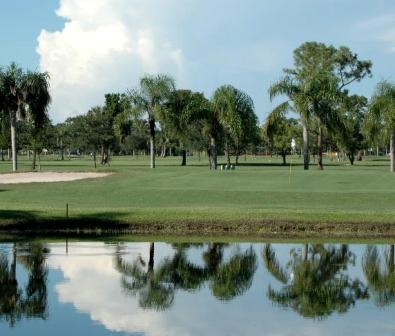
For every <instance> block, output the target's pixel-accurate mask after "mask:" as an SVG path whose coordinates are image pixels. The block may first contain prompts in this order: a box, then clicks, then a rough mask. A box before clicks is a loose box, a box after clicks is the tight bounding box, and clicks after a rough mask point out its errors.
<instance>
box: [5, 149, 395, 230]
mask: <svg viewBox="0 0 395 336" xmlns="http://www.w3.org/2000/svg"><path fill="white" fill-rule="evenodd" d="M188 161H189V162H188V164H189V166H187V167H181V166H179V163H180V159H179V158H165V159H158V167H157V168H156V169H155V170H151V169H149V167H148V158H143V157H139V158H138V159H134V158H131V157H115V158H113V161H112V163H111V166H110V167H104V168H103V167H100V168H98V169H97V170H98V171H113V172H114V173H115V174H114V175H112V176H110V177H106V178H102V179H93V180H84V181H76V182H65V183H63V182H62V183H48V184H38V183H36V184H27V185H1V186H0V223H1V222H3V223H5V222H9V221H12V220H13V219H21V218H26V219H29V218H30V217H31V218H36V219H37V218H44V219H48V218H52V217H62V216H64V214H65V205H66V203H68V204H69V207H70V216H71V217H73V216H76V217H84V216H89V217H92V216H94V217H97V218H100V219H109V220H111V219H114V220H125V221H127V222H133V221H144V222H149V221H166V222H172V221H189V220H217V221H221V220H223V221H241V222H242V221H256V220H258V221H259V220H274V221H304V222H331V223H332V222H333V223H335V222H336V223H339V222H390V223H395V174H391V173H390V172H389V168H388V165H389V162H388V161H385V160H383V159H381V160H373V159H368V160H365V161H363V162H361V163H357V164H356V165H355V166H349V165H347V162H340V163H338V162H336V161H330V160H329V159H326V163H327V166H326V167H325V170H324V171H323V172H321V171H317V170H316V168H315V166H312V167H311V170H310V171H303V168H302V166H301V161H300V159H299V158H297V157H295V158H294V159H293V163H294V165H293V167H292V169H291V179H290V168H289V167H288V166H287V167H284V166H281V165H279V162H280V160H279V159H276V158H270V157H267V158H256V159H255V158H252V157H248V158H247V161H245V159H244V157H243V158H241V160H240V162H241V165H240V166H239V167H237V169H236V170H235V171H220V170H218V171H215V172H212V171H209V169H208V167H207V159H206V158H205V157H202V160H201V161H200V162H199V161H198V159H197V158H188ZM29 165H30V164H29V162H27V161H23V160H22V159H21V161H20V168H21V171H23V170H28V169H29V168H30V167H29ZM41 165H42V171H93V170H94V168H93V167H92V162H91V161H90V159H89V158H87V159H79V158H77V159H76V158H74V159H72V160H70V161H68V160H66V161H63V162H62V161H56V160H43V161H42V163H41ZM0 169H1V170H0V172H2V173H4V172H7V171H9V170H10V163H9V162H0Z"/></svg>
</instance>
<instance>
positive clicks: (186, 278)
mask: <svg viewBox="0 0 395 336" xmlns="http://www.w3.org/2000/svg"><path fill="white" fill-rule="evenodd" d="M152 245H153V244H151V248H150V249H152ZM192 247H202V244H175V245H173V248H174V254H173V255H172V256H169V257H166V258H164V259H163V260H162V261H161V262H160V263H159V264H158V266H157V267H156V268H155V269H154V267H153V266H154V263H153V261H149V262H148V265H152V266H151V267H150V266H148V268H147V270H145V269H144V266H145V264H146V262H145V261H144V260H143V259H142V258H141V257H139V258H137V259H136V260H134V261H133V262H132V263H129V262H127V261H125V260H123V258H122V255H121V253H119V252H118V253H117V255H116V259H115V264H116V269H117V270H119V271H120V272H121V273H122V275H123V276H122V280H121V285H122V287H123V289H124V290H125V291H126V292H127V293H129V294H132V295H138V297H139V304H140V306H141V307H142V308H151V309H156V310H164V309H167V308H169V307H170V306H171V305H172V303H173V299H174V295H175V293H176V291H177V290H183V291H190V292H194V291H197V290H200V289H201V288H202V287H203V286H204V285H205V284H206V283H207V284H208V286H209V288H210V290H211V292H212V294H213V295H214V296H215V297H216V298H218V299H220V300H231V299H233V298H235V297H236V296H238V295H242V294H243V293H244V292H245V291H247V290H248V289H249V288H250V287H251V284H252V279H253V276H254V273H255V271H256V268H257V260H256V259H257V258H256V254H255V252H254V250H253V248H252V247H250V248H248V249H247V250H246V251H245V252H240V250H236V251H233V252H232V253H231V254H230V256H229V258H227V259H226V260H225V258H224V249H225V248H226V247H227V245H225V244H208V245H207V247H206V250H205V251H204V252H203V253H202V259H203V260H202V263H201V264H199V263H193V262H191V261H190V260H189V258H188V252H189V250H190V249H191V248H192ZM150 255H151V253H150ZM150 259H151V257H150ZM147 303H148V304H147Z"/></svg>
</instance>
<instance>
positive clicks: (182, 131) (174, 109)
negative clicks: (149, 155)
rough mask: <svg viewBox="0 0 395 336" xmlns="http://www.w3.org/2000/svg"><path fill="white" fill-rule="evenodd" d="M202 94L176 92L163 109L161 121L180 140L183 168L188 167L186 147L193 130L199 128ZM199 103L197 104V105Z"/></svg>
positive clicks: (185, 91) (186, 91) (184, 91)
mask: <svg viewBox="0 0 395 336" xmlns="http://www.w3.org/2000/svg"><path fill="white" fill-rule="evenodd" d="M201 99H202V94H201V93H197V92H192V91H190V90H176V91H174V92H173V93H172V94H171V96H170V97H169V99H168V101H167V103H166V104H165V105H164V108H163V109H161V121H162V122H163V124H165V125H166V128H167V129H168V130H170V131H171V133H172V134H173V135H174V136H175V137H176V138H178V140H179V142H180V148H181V152H182V162H181V166H186V161H187V155H186V154H187V151H186V146H187V143H188V139H189V138H190V136H191V133H192V128H194V127H198V126H200V125H198V122H199V121H198V120H196V119H198V113H199V111H198V110H195V108H196V106H197V105H198V104H199V103H200V101H201ZM196 103H197V104H196Z"/></svg>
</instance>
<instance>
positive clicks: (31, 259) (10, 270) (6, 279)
mask: <svg viewBox="0 0 395 336" xmlns="http://www.w3.org/2000/svg"><path fill="white" fill-rule="evenodd" d="M47 252H48V250H47V249H46V248H44V247H43V246H42V245H41V244H27V245H21V246H16V244H14V246H13V248H12V254H11V260H9V258H8V255H7V254H5V253H1V254H0V316H1V318H2V319H4V320H6V321H7V322H8V323H9V324H10V326H14V325H15V324H16V322H17V321H19V320H21V319H22V318H42V319H46V318H47V316H48V308H47V307H48V305H47V275H48V270H47V267H46V263H45V254H46V253H47ZM18 262H19V264H21V265H22V266H23V267H24V269H25V270H26V272H27V274H28V281H27V284H26V285H25V286H24V288H22V287H21V286H20V284H19V282H18V279H17V274H16V268H17V263H18Z"/></svg>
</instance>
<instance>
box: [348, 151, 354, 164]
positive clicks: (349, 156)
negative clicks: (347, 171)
mask: <svg viewBox="0 0 395 336" xmlns="http://www.w3.org/2000/svg"><path fill="white" fill-rule="evenodd" d="M347 157H348V159H349V160H350V163H351V166H353V165H354V161H355V155H354V153H353V152H351V153H348V155H347Z"/></svg>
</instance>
